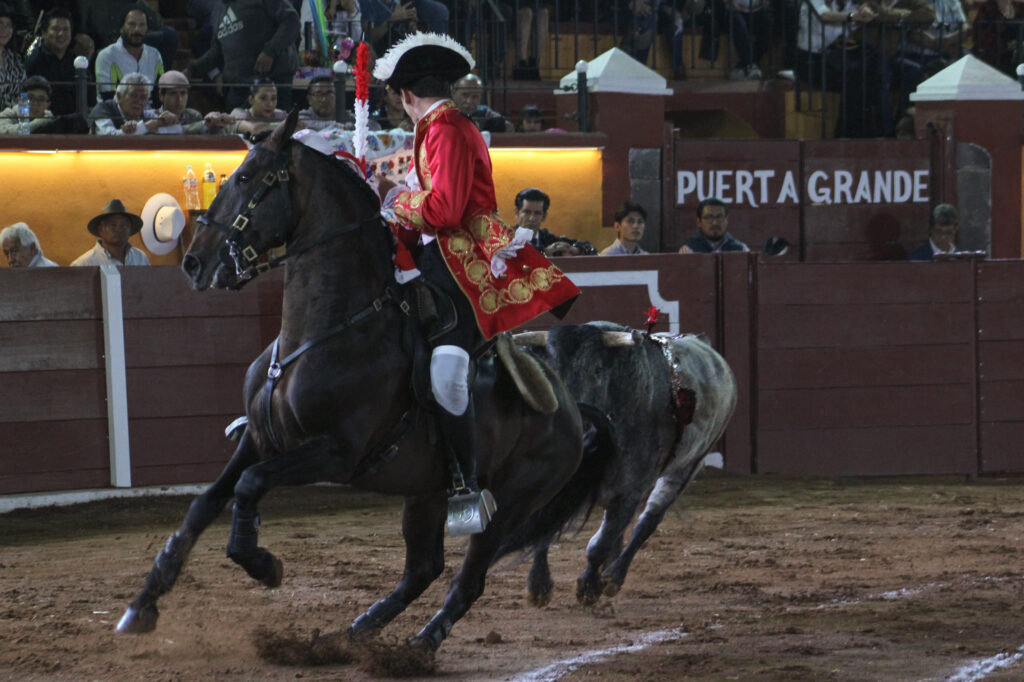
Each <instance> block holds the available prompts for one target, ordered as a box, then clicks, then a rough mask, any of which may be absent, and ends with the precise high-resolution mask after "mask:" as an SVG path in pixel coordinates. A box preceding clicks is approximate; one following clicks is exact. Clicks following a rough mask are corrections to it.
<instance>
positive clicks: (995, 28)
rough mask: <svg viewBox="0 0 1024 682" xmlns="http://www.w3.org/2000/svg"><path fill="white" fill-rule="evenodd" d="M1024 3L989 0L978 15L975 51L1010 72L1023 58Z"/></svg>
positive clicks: (1002, 69) (975, 22)
mask: <svg viewBox="0 0 1024 682" xmlns="http://www.w3.org/2000/svg"><path fill="white" fill-rule="evenodd" d="M1021 22H1024V6H1022V5H1021V3H1019V2H1015V0H987V1H986V2H983V3H981V4H980V5H978V12H977V14H975V15H974V54H976V55H977V56H978V58H979V59H981V60H982V61H985V62H988V63H989V64H991V65H992V66H994V67H996V68H997V69H999V70H1000V71H1002V72H1003V73H1005V74H1007V75H1009V76H1016V73H1017V71H1016V69H1017V64H1018V63H1020V62H1021V61H1022V56H1024V55H1022V51H1021V44H1020V27H1021Z"/></svg>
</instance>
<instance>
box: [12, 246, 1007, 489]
mask: <svg viewBox="0 0 1024 682" xmlns="http://www.w3.org/2000/svg"><path fill="white" fill-rule="evenodd" d="M559 265H560V266H562V267H563V268H564V269H565V271H566V272H567V273H568V274H569V276H570V277H572V278H573V279H574V280H576V281H577V282H579V283H580V285H581V289H582V290H583V295H582V296H581V297H580V299H579V300H578V302H577V304H576V306H575V307H574V308H573V309H572V311H571V312H570V314H569V315H568V317H567V318H566V319H565V320H564V322H566V323H581V322H586V321H589V320H597V319H605V320H611V321H614V322H619V323H622V324H626V325H630V326H633V327H635V328H643V326H644V322H645V320H646V310H647V308H648V307H649V306H650V305H651V304H652V303H653V304H654V305H657V306H658V307H659V308H660V309H661V311H662V315H661V316H660V317H659V320H658V324H657V326H656V328H655V329H656V330H657V331H665V330H671V331H684V332H704V333H706V334H707V335H708V336H709V338H710V339H711V341H712V342H713V343H714V345H715V346H716V347H717V348H718V349H719V350H720V351H721V352H722V353H723V355H724V356H725V357H726V359H727V360H728V362H729V364H730V365H731V366H732V368H733V372H734V373H735V375H736V378H737V385H738V387H739V392H740V400H739V404H738V406H737V409H736V413H735V415H734V417H733V420H732V422H731V423H730V425H729V429H728V430H727V432H726V436H725V439H724V453H725V466H726V468H727V469H728V470H730V471H734V472H737V473H786V474H814V475H824V476H847V475H849V476H853V475H878V474H892V475H896V474H899V475H905V474H963V475H971V476H974V475H983V474H1001V473H1020V472H1024V456H1022V455H1021V454H1020V448H1019V445H1018V444H1019V443H1020V441H1021V439H1022V438H1024V409H1022V407H1024V397H1022V396H1024V370H1021V369H1020V368H1021V367H1022V366H1024V315H1022V314H1021V312H1022V311H1021V306H1022V304H1021V303H1020V301H1021V300H1024V284H1022V283H1021V282H1024V262H1022V261H995V262H973V261H958V262H949V263H871V262H861V263H817V264H812V263H792V262H783V261H770V260H766V259H764V257H762V256H758V255H755V254H742V253H734V254H724V255H717V256H699V255H690V256H683V255H657V256H629V257H619V258H600V257H589V258H572V259H561V260H560V261H559ZM119 272H120V284H121V286H120V291H121V301H120V302H121V304H122V309H123V318H124V363H123V364H124V367H123V371H124V373H125V376H126V387H125V389H124V391H125V394H126V395H125V396H124V397H125V404H126V405H127V423H128V434H129V437H128V439H129V441H130V457H131V469H130V471H131V483H132V485H135V486H142V485H166V484H177V483H195V482H202V481H208V480H211V479H212V478H214V477H215V476H216V474H217V473H218V472H219V471H220V469H221V468H222V467H223V465H224V463H225V462H226V461H227V458H228V457H229V456H230V453H231V450H232V446H231V444H230V443H229V442H228V441H227V440H226V439H225V438H224V436H223V432H222V430H223V427H224V426H225V425H226V424H227V423H228V422H229V421H230V420H231V419H233V418H234V417H236V416H237V415H239V414H240V413H241V411H242V400H241V390H242V381H243V376H244V373H245V369H246V367H247V366H248V364H249V363H250V361H251V360H252V359H253V358H255V357H256V356H257V355H258V354H259V353H260V352H261V351H262V350H263V349H264V348H265V347H266V345H267V344H269V343H270V342H271V341H272V340H273V338H274V336H275V335H276V334H277V330H278V327H279V316H280V305H281V282H282V279H281V275H280V274H279V273H272V274H269V275H266V276H264V277H261V278H260V279H258V280H256V281H255V282H253V283H252V284H250V285H249V286H248V287H246V288H245V289H244V290H243V291H242V292H238V293H225V292H216V291H213V292H205V293H202V294H199V293H196V292H193V291H191V290H190V289H189V288H188V287H187V284H186V282H185V280H184V278H183V277H182V276H181V274H180V272H179V271H178V270H177V268H170V267H150V268H124V269H122V270H120V271H119ZM115 276H117V275H116V274H115ZM100 279H101V277H100V274H99V271H98V270H97V269H95V268H75V269H70V268H60V269H49V270H33V271H24V270H0V344H2V345H0V347H2V348H3V353H2V354H0V386H2V387H3V389H2V390H3V392H2V396H3V400H0V424H3V427H4V430H5V439H4V447H3V448H2V449H0V494H20V493H28V492H41V491H56V490H70V489H80V488H97V487H106V486H109V485H111V478H112V477H111V467H110V462H111V457H112V455H111V451H112V448H111V447H110V445H109V444H108V414H107V411H108V409H107V405H108V404H116V403H117V401H111V400H110V398H111V396H108V395H107V387H106V381H105V378H106V375H105V373H106V366H107V364H109V359H107V358H104V357H103V356H104V331H103V328H104V320H103V313H102V311H103V305H102V303H103V301H102V291H101V285H100ZM559 323H560V322H559V321H558V320H556V319H555V318H554V317H553V316H551V315H545V316H542V317H541V318H538V319H537V320H535V321H534V322H533V323H532V324H530V325H527V327H528V328H530V329H545V328H548V327H550V326H552V325H554V324H559Z"/></svg>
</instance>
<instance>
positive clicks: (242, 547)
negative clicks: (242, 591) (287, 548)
mask: <svg viewBox="0 0 1024 682" xmlns="http://www.w3.org/2000/svg"><path fill="white" fill-rule="evenodd" d="M340 460H341V458H340V457H338V456H337V453H336V452H335V448H334V447H332V443H331V441H330V440H329V439H327V438H318V439H315V440H312V441H309V442H306V443H303V444H302V445H300V446H299V447H297V448H295V449H294V450H290V451H288V452H285V453H283V454H280V455H278V456H276V457H273V458H271V459H268V460H265V461H262V462H259V463H257V464H253V465H252V466H250V467H249V468H248V469H246V470H245V471H243V472H242V476H241V477H240V478H239V480H238V483H237V484H236V485H235V510H234V519H233V521H232V524H231V537H230V538H229V539H228V549H227V554H228V558H230V559H231V560H232V561H234V562H235V563H236V564H238V565H239V566H241V567H242V568H244V569H245V572H246V573H248V574H249V576H250V577H252V578H253V579H255V580H258V581H260V582H261V583H263V584H264V585H266V586H267V587H277V586H278V585H280V584H281V578H282V576H283V572H284V567H283V565H282V564H281V560H280V559H278V558H277V557H275V556H274V555H273V554H271V553H270V552H268V551H267V550H266V549H264V548H263V547H260V546H259V544H258V540H259V523H260V515H259V511H258V509H257V507H258V505H259V502H260V500H261V499H263V496H264V495H266V494H267V493H268V492H270V491H271V490H272V489H273V488H276V487H278V486H282V485H307V484H310V483H316V482H317V481H332V480H338V479H339V477H340V475H341V474H342V473H344V472H342V471H341V470H340V468H339V465H340V463H341V462H340Z"/></svg>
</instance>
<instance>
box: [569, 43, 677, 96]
mask: <svg viewBox="0 0 1024 682" xmlns="http://www.w3.org/2000/svg"><path fill="white" fill-rule="evenodd" d="M576 78H577V77H576V72H575V71H570V72H569V73H567V74H566V75H564V76H562V80H560V81H559V83H558V85H559V86H560V89H559V90H556V91H555V92H556V94H565V92H566V89H567V88H568V89H572V90H573V91H575V88H576ZM665 83H666V81H665V79H664V78H662V77H661V76H659V75H658V73H657V72H656V71H654V70H652V69H649V68H647V67H646V66H645V65H643V64H641V63H640V62H638V61H637V60H635V59H633V58H632V57H630V56H629V55H628V54H626V53H625V52H623V51H622V50H620V49H619V48H617V47H613V48H612V49H610V50H608V51H607V52H605V53H604V54H602V55H599V56H597V57H595V58H594V59H592V60H591V61H590V62H587V92H625V93H630V94H634V95H671V94H672V89H671V88H667V87H665Z"/></svg>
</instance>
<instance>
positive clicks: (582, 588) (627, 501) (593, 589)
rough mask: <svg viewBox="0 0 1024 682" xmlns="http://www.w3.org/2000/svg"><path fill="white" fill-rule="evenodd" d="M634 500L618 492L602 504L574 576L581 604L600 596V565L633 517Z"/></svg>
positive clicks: (602, 587) (610, 555)
mask: <svg viewBox="0 0 1024 682" xmlns="http://www.w3.org/2000/svg"><path fill="white" fill-rule="evenodd" d="M637 503H638V500H634V499H633V498H632V497H631V496H620V497H617V498H615V499H614V500H612V501H611V502H610V503H609V504H608V506H607V507H606V508H605V511H604V520H603V521H602V522H601V527H600V528H598V529H597V532H596V533H594V537H592V538H590V542H588V543H587V567H586V568H585V569H584V570H583V573H582V574H580V577H579V578H577V579H576V599H577V601H579V602H580V603H581V604H584V605H586V606H593V605H594V604H596V603H597V600H598V599H600V598H601V593H602V592H603V591H604V588H605V585H604V578H603V577H602V575H601V569H602V568H604V566H605V564H606V563H607V562H608V560H609V559H610V558H611V557H612V556H614V555H615V552H616V551H617V550H618V548H619V547H621V546H622V536H623V534H624V533H625V532H626V527H627V526H629V522H630V521H632V520H633V511H634V510H635V509H636V506H637Z"/></svg>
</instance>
